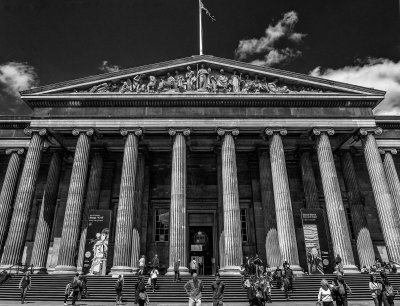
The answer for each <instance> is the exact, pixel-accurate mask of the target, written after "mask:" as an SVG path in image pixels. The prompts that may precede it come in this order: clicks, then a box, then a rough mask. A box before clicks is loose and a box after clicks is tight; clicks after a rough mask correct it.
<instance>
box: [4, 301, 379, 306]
mask: <svg viewBox="0 0 400 306" xmlns="http://www.w3.org/2000/svg"><path fill="white" fill-rule="evenodd" d="M315 303H316V302H315V301H314V302H273V303H272V304H266V305H277V306H315ZM0 305H1V306H3V305H21V302H19V301H15V302H12V301H0ZM25 305H28V306H39V305H40V306H59V305H63V301H60V302H48V301H43V302H40V301H35V302H29V301H26V302H25ZM68 305H71V302H69V303H68ZM75 305H76V306H114V305H115V303H113V302H104V303H101V302H78V303H76V304H75ZM122 305H124V306H137V304H134V303H133V302H129V303H123V304H122ZM187 305H188V303H151V302H150V304H149V306H187ZM201 305H202V306H212V303H202V304H201ZM371 305H373V302H372V300H366V301H349V306H371ZM224 306H248V303H224Z"/></svg>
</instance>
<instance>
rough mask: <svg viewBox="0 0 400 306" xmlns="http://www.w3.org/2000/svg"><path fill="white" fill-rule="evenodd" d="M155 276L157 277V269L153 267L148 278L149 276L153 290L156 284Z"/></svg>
mask: <svg viewBox="0 0 400 306" xmlns="http://www.w3.org/2000/svg"><path fill="white" fill-rule="evenodd" d="M157 277H158V270H157V268H153V269H152V270H151V272H150V278H151V285H152V287H153V292H154V291H155V289H156V285H157Z"/></svg>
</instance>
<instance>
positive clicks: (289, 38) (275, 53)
mask: <svg viewBox="0 0 400 306" xmlns="http://www.w3.org/2000/svg"><path fill="white" fill-rule="evenodd" d="M298 21H299V18H298V15H297V13H296V12H295V11H290V12H287V13H285V14H284V15H283V18H282V19H281V20H279V21H278V22H277V23H276V24H275V25H272V24H270V25H269V26H268V27H267V28H266V29H265V35H264V36H263V37H261V38H251V39H244V40H241V41H240V42H239V45H238V47H237V49H236V50H235V56H236V58H237V59H238V60H247V59H249V58H253V57H260V56H261V58H259V59H255V60H252V61H251V63H252V64H255V65H262V66H271V65H275V64H279V63H282V62H285V61H288V60H291V59H293V58H295V57H298V56H300V55H301V51H299V50H296V49H295V48H293V47H284V48H281V47H278V46H277V45H278V44H282V42H283V41H284V40H285V41H286V44H290V45H293V46H297V45H299V44H301V43H302V41H303V37H304V36H306V34H302V33H297V32H295V31H294V28H295V26H296V24H297V22H298Z"/></svg>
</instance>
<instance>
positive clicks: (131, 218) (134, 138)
mask: <svg viewBox="0 0 400 306" xmlns="http://www.w3.org/2000/svg"><path fill="white" fill-rule="evenodd" d="M121 135H122V136H126V140H125V148H124V160H123V164H122V175H121V185H120V193H119V202H118V212H117V221H116V227H115V245H114V262H113V267H112V268H111V273H112V274H121V273H125V274H127V273H132V272H133V269H132V266H131V260H132V258H131V253H132V235H133V229H134V228H135V226H136V224H135V223H136V219H135V215H134V212H135V210H136V209H137V205H138V203H135V182H136V173H137V160H138V142H139V140H138V136H140V135H142V130H141V129H134V130H125V129H122V130H121Z"/></svg>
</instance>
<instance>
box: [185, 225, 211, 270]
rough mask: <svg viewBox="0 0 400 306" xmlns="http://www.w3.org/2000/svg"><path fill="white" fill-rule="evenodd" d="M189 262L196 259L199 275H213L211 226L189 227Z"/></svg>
mask: <svg viewBox="0 0 400 306" xmlns="http://www.w3.org/2000/svg"><path fill="white" fill-rule="evenodd" d="M189 243H190V244H189V255H190V260H192V258H193V256H195V257H196V259H197V261H198V263H199V274H200V275H211V274H212V273H213V262H212V261H213V257H214V256H213V228H212V226H190V227H189Z"/></svg>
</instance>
